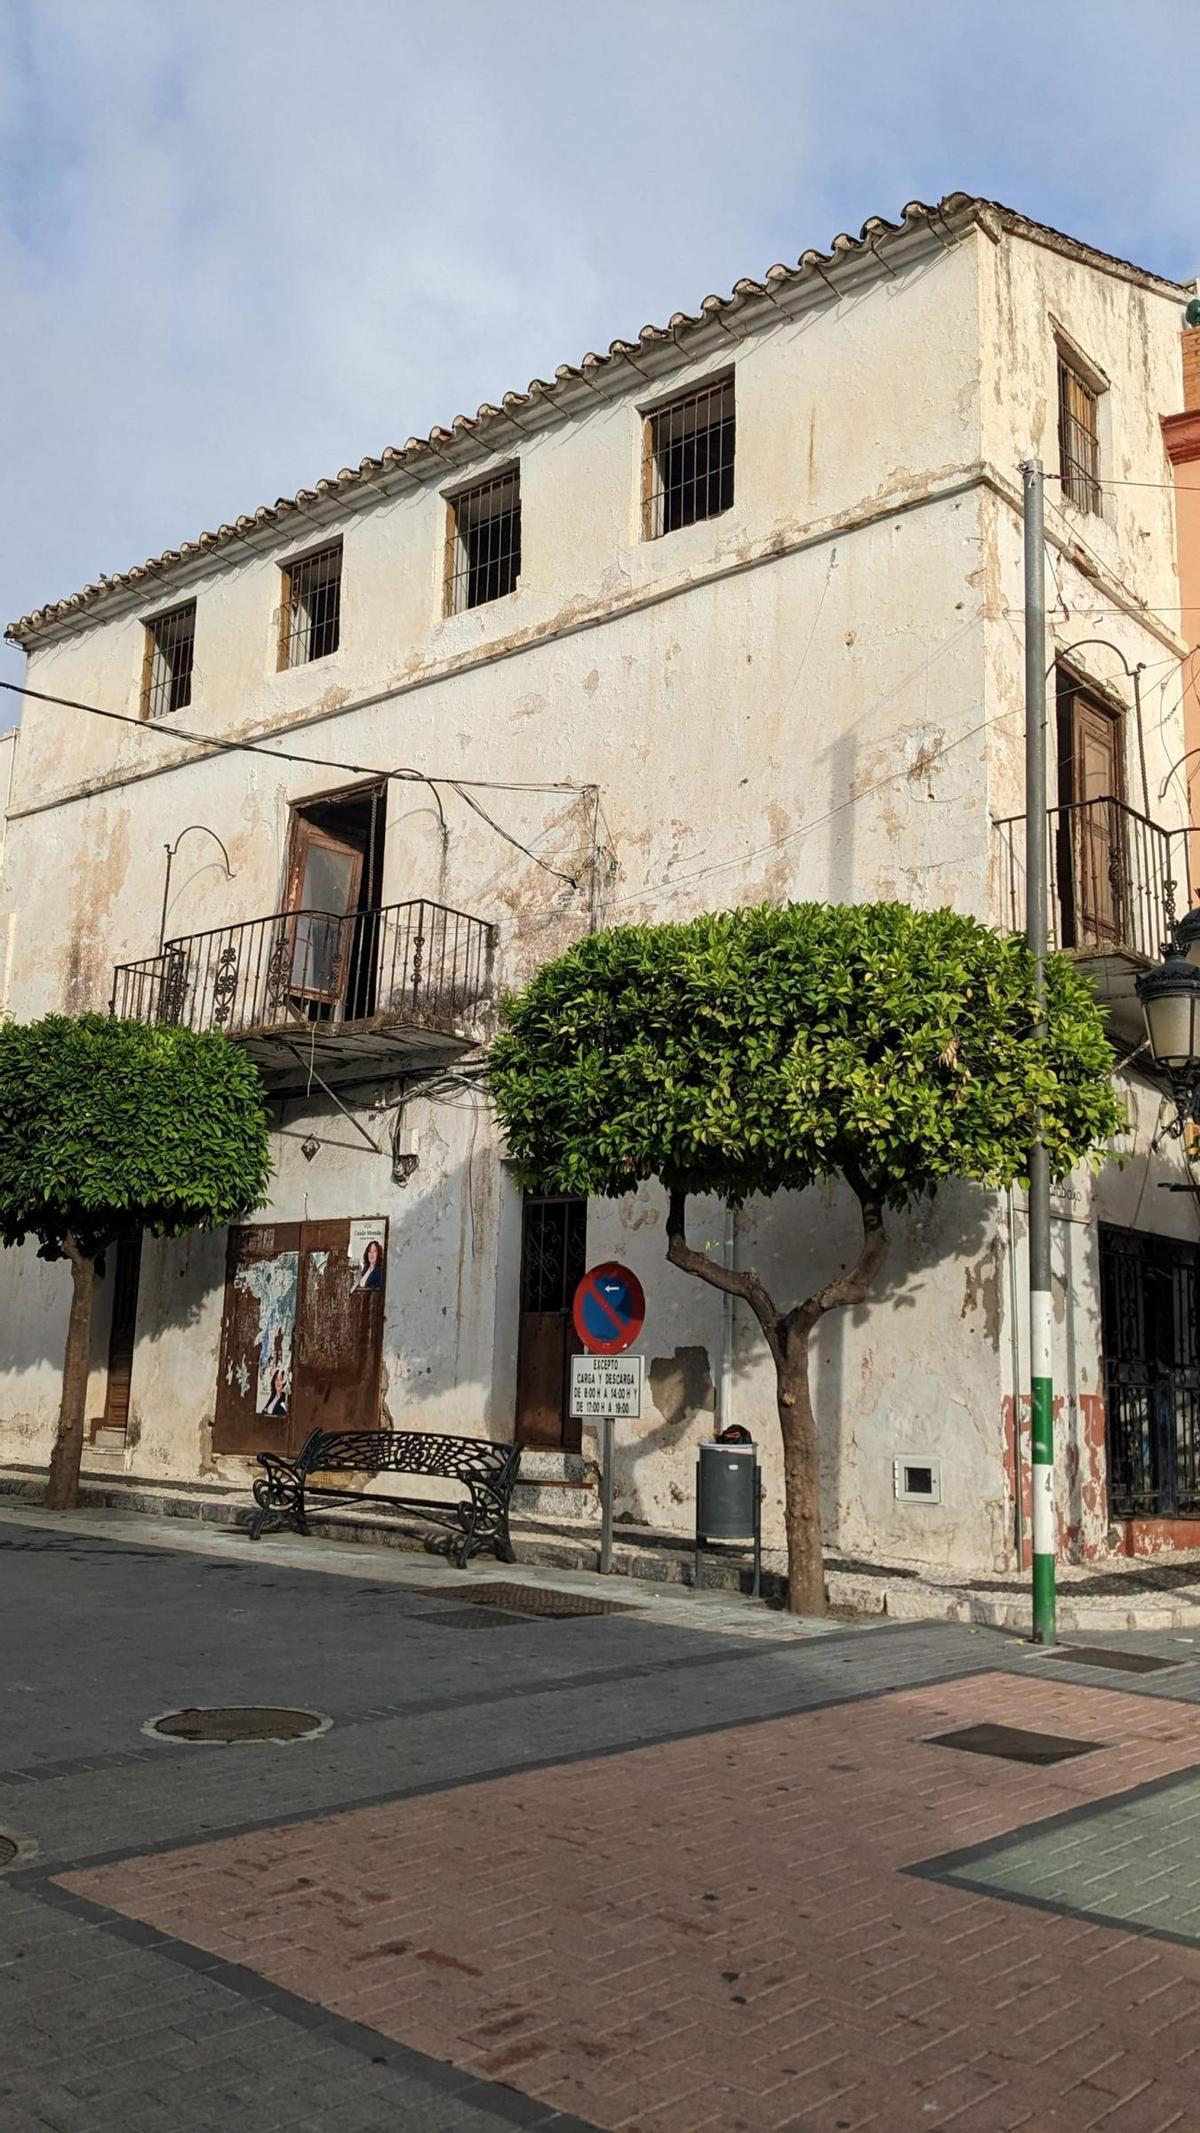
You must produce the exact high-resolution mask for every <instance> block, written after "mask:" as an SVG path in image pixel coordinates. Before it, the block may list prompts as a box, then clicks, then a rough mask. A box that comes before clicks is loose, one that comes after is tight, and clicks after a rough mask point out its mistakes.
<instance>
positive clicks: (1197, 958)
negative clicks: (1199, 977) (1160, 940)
mask: <svg viewBox="0 0 1200 2133" xmlns="http://www.w3.org/2000/svg"><path fill="white" fill-rule="evenodd" d="M1175 946H1176V947H1177V948H1178V950H1179V952H1180V954H1181V955H1185V956H1186V957H1187V959H1188V962H1189V963H1194V964H1195V966H1196V968H1197V969H1198V970H1200V905H1197V906H1196V907H1195V909H1194V910H1191V911H1188V912H1187V913H1185V915H1184V917H1183V918H1181V919H1180V921H1179V924H1178V925H1177V926H1176V928H1175Z"/></svg>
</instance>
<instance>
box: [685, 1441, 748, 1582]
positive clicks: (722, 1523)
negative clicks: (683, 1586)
mask: <svg viewBox="0 0 1200 2133" xmlns="http://www.w3.org/2000/svg"><path fill="white" fill-rule="evenodd" d="M761 1496H762V1490H761V1486H760V1482H759V1465H758V1451H757V1449H756V1447H755V1446H754V1445H753V1444H721V1443H719V1442H716V1441H714V1442H712V1443H708V1444H702V1445H701V1446H700V1449H699V1457H698V1459H697V1462H696V1562H695V1576H694V1583H695V1584H696V1585H699V1583H700V1551H701V1549H702V1548H703V1547H704V1546H706V1545H707V1544H708V1543H709V1542H710V1541H719V1542H721V1543H723V1544H727V1543H729V1542H737V1541H744V1542H746V1543H747V1544H748V1545H749V1546H751V1547H752V1548H753V1550H754V1594H755V1597H756V1598H757V1597H758V1594H759V1592H760V1591H761V1589H762V1521H761V1515H760V1503H761Z"/></svg>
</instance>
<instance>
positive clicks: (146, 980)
mask: <svg viewBox="0 0 1200 2133" xmlns="http://www.w3.org/2000/svg"><path fill="white" fill-rule="evenodd" d="M494 953H495V929H494V927H492V926H489V925H485V923H484V922H483V920H482V919H478V918H472V917H470V916H469V915H468V914H467V913H466V912H465V911H452V910H448V909H447V908H446V906H445V905H443V904H434V903H427V902H425V901H424V900H421V901H418V902H414V903H405V904H390V905H388V906H387V907H386V908H384V909H382V910H375V911H357V912H354V913H352V914H351V915H350V916H349V917H347V918H341V917H338V916H336V915H335V914H333V913H331V912H327V911H276V912H274V913H273V914H272V915H271V916H270V917H269V918H253V919H247V920H246V921H245V922H244V923H243V924H241V925H236V926H218V927H215V928H213V929H212V930H211V931H210V932H207V933H193V934H190V935H188V936H186V937H184V938H181V939H179V940H173V941H168V942H167V943H166V945H165V946H164V948H163V949H162V950H161V952H160V953H159V954H158V955H152V956H146V957H145V958H143V960H142V961H141V962H140V963H120V964H118V965H117V968H116V970H115V972H114V974H113V995H112V1012H113V1014H114V1015H119V1016H122V1017H124V1018H126V1019H128V1020H131V1021H136V1022H149V1023H166V1024H171V1025H173V1026H175V1027H178V1028H182V1029H191V1030H214V1029H219V1030H223V1031H224V1032H225V1035H226V1036H227V1037H232V1038H235V1039H236V1041H237V1042H238V1043H239V1044H241V1045H243V1046H244V1048H245V1050H246V1051H247V1053H248V1054H249V1056H250V1058H251V1059H253V1061H254V1063H255V1065H256V1066H257V1067H258V1069H259V1071H260V1073H261V1075H262V1078H263V1082H264V1084H265V1086H266V1088H267V1089H268V1090H269V1091H270V1092H271V1093H272V1094H274V1095H288V1094H295V1093H296V1092H298V1091H302V1090H304V1089H306V1088H307V1087H308V1086H309V1085H310V1079H315V1078H319V1080H320V1081H321V1082H324V1083H325V1084H326V1086H328V1087H331V1088H332V1087H336V1086H338V1085H339V1084H340V1085H343V1086H344V1085H346V1084H348V1083H351V1082H359V1083H361V1082H369V1081H374V1080H379V1079H383V1078H385V1077H386V1076H387V1075H389V1074H397V1073H407V1072H412V1071H423V1070H427V1069H434V1068H437V1067H439V1066H448V1065H450V1064H452V1062H453V1061H454V1060H455V1059H458V1058H460V1057H461V1056H462V1054H463V1053H464V1052H467V1051H470V1050H471V1049H472V1047H473V1046H474V1045H476V1044H477V1043H479V1041H480V1039H481V1037H482V1035H483V1033H484V1024H485V1021H486V1016H487V1010H488V1005H489V1003H490V999H491V994H492V965H493V958H494Z"/></svg>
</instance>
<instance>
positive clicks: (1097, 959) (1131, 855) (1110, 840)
mask: <svg viewBox="0 0 1200 2133" xmlns="http://www.w3.org/2000/svg"><path fill="white" fill-rule="evenodd" d="M994 826H995V830H996V835H997V838H998V840H999V847H1000V868H999V877H1000V879H999V897H1000V917H1001V924H1002V925H1003V926H1004V927H1005V928H1006V929H1007V930H1009V931H1011V932H1013V933H1023V932H1024V930H1025V817H1024V815H1011V816H1009V817H1008V819H1007V820H1006V821H1003V822H997V823H996V824H995V825H994ZM1046 828H1047V837H1048V839H1049V881H1050V899H1049V911H1048V914H1047V916H1048V926H1049V938H1050V945H1051V947H1053V948H1062V949H1065V950H1066V951H1067V953H1068V954H1070V955H1072V956H1073V957H1074V958H1075V960H1076V962H1078V963H1080V964H1081V965H1082V966H1083V967H1084V968H1085V969H1086V970H1087V973H1088V975H1089V977H1090V978H1091V980H1092V983H1093V984H1094V986H1095V988H1096V991H1097V994H1098V995H1099V998H1100V999H1101V1001H1102V1002H1103V1003H1104V1006H1105V1008H1106V1009H1107V1012H1108V1019H1109V1022H1110V1024H1111V1026H1112V1030H1113V1033H1114V1035H1115V1036H1117V1037H1119V1038H1121V1039H1122V1040H1123V1041H1125V1040H1127V1041H1128V1042H1130V1043H1136V1042H1137V1041H1138V1039H1139V1038H1140V1037H1141V1036H1142V1035H1143V1034H1144V1031H1143V1028H1142V1019H1141V1010H1140V1008H1139V1006H1138V1002H1137V995H1136V992H1135V990H1134V988H1135V985H1136V982H1137V979H1138V977H1139V976H1140V974H1141V972H1142V971H1144V970H1148V969H1149V967H1150V965H1151V964H1152V963H1156V962H1157V961H1158V959H1159V957H1160V955H1161V954H1162V950H1163V944H1164V942H1165V941H1166V939H1167V937H1168V935H1169V934H1170V932H1171V928H1172V926H1173V924H1174V921H1175V918H1176V916H1182V913H1183V910H1184V909H1186V907H1187V903H1188V880H1189V874H1190V868H1189V850H1188V840H1189V838H1190V837H1191V835H1192V834H1193V832H1191V831H1190V830H1186V829H1174V830H1171V829H1166V828H1164V827H1163V825H1162V824H1161V823H1159V822H1152V821H1151V820H1150V818H1149V816H1148V815H1140V814H1138V813H1137V811H1136V810H1135V809H1134V808H1132V807H1126V805H1125V803H1124V802H1123V801H1121V800H1113V799H1098V800H1080V801H1077V802H1076V803H1075V804H1074V805H1072V806H1069V807H1052V808H1049V809H1048V810H1047V816H1046Z"/></svg>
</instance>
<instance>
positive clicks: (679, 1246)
mask: <svg viewBox="0 0 1200 2133" xmlns="http://www.w3.org/2000/svg"><path fill="white" fill-rule="evenodd" d="M668 1192H669V1198H668V1202H667V1258H668V1259H669V1260H670V1262H671V1265H672V1266H677V1267H680V1268H681V1269H682V1271H683V1272H684V1273H685V1274H695V1275H697V1276H698V1278H699V1279H700V1280H701V1281H707V1282H708V1284H709V1287H710V1288H714V1289H721V1290H722V1291H723V1292H724V1294H725V1295H726V1296H740V1297H741V1299H742V1302H743V1303H748V1304H749V1306H750V1309H751V1310H752V1311H753V1313H754V1316H755V1317H756V1319H757V1320H758V1323H759V1325H760V1326H761V1327H762V1329H763V1332H764V1334H765V1335H766V1339H767V1346H768V1348H769V1349H770V1351H771V1354H772V1355H773V1356H774V1358H775V1361H776V1362H777V1363H780V1362H782V1360H783V1342H782V1339H781V1336H780V1314H779V1308H778V1305H777V1304H776V1303H775V1301H774V1299H773V1297H772V1296H771V1295H770V1293H769V1291H768V1290H767V1289H766V1288H765V1287H764V1286H763V1283H762V1282H761V1281H760V1280H759V1278H758V1275H757V1274H756V1273H755V1272H754V1270H753V1268H749V1269H748V1270H747V1271H746V1272H745V1273H739V1272H738V1270H737V1268H736V1267H731V1266H721V1265H719V1263H718V1262H717V1260H715V1259H710V1258H709V1256H708V1253H707V1252H698V1251H696V1250H695V1249H694V1247H693V1246H692V1245H690V1244H689V1243H688V1241H687V1228H686V1207H687V1194H686V1193H685V1192H682V1191H680V1190H679V1188H678V1187H677V1186H674V1185H673V1186H670V1187H669V1188H668Z"/></svg>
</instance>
